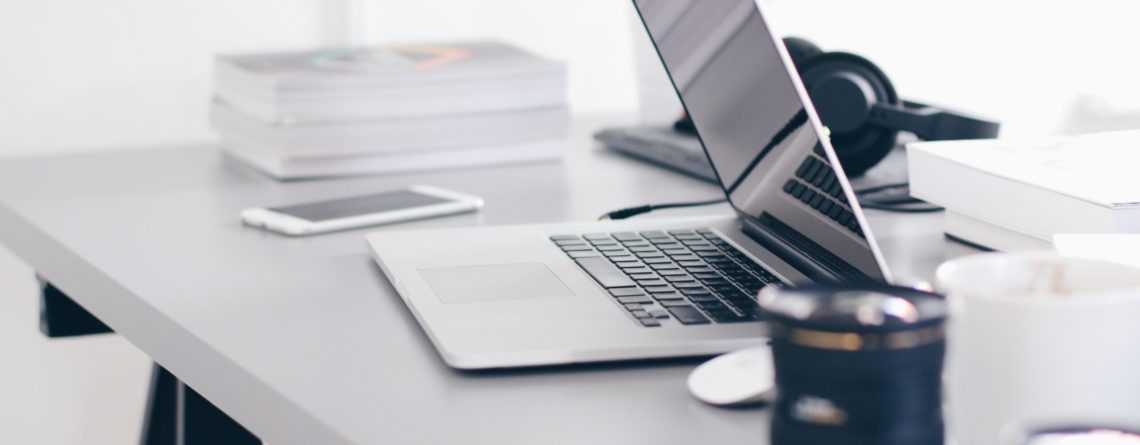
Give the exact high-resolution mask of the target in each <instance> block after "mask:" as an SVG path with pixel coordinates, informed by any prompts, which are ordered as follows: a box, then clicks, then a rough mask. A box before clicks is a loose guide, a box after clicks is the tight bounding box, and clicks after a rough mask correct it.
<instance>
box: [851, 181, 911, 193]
mask: <svg viewBox="0 0 1140 445" xmlns="http://www.w3.org/2000/svg"><path fill="white" fill-rule="evenodd" d="M909 186H910V183H909V182H894V183H890V184H883V185H879V186H875V187H869V188H865V189H862V190H856V191H855V194H856V195H867V194H871V193H875V192H881V191H883V190H890V189H899V188H903V187H909Z"/></svg>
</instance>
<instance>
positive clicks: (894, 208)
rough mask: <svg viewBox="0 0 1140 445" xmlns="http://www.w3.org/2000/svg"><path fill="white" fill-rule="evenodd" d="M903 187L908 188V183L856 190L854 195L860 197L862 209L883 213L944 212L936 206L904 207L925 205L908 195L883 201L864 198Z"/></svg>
mask: <svg viewBox="0 0 1140 445" xmlns="http://www.w3.org/2000/svg"><path fill="white" fill-rule="evenodd" d="M905 187H910V183H908V182H896V183H891V184H883V185H879V186H875V187H869V188H865V189H862V190H856V191H855V195H856V196H858V197H860V199H859V206H860V207H863V208H864V209H873V210H881V211H884V212H897V213H934V212H941V211H942V210H945V209H943V208H942V207H937V206H931V207H907V206H906V205H908V204H923V203H925V201H922V200H920V199H918V198H914V197H911V196H909V195H908V196H905V197H898V198H894V199H886V198H883V199H874V200H872V199H867V198H866V195H871V194H874V193H878V192H882V191H885V190H893V189H901V188H905Z"/></svg>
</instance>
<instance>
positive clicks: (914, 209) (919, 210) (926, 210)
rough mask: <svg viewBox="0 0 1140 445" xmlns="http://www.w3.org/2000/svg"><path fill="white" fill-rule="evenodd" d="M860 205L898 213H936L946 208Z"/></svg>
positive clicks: (865, 207) (860, 205)
mask: <svg viewBox="0 0 1140 445" xmlns="http://www.w3.org/2000/svg"><path fill="white" fill-rule="evenodd" d="M859 207H862V208H864V209H873V210H882V211H884V212H898V213H934V212H941V211H943V210H946V209H944V208H942V207H898V206H883V205H878V204H863V203H860V204H859Z"/></svg>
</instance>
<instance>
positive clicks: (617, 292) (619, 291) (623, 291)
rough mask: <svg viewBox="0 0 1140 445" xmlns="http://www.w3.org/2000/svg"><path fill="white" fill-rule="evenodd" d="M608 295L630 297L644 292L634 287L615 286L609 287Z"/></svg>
mask: <svg viewBox="0 0 1140 445" xmlns="http://www.w3.org/2000/svg"><path fill="white" fill-rule="evenodd" d="M610 295H613V296H615V297H632V296H636V295H645V292H643V291H642V290H641V289H638V288H636V287H617V288H613V289H610Z"/></svg>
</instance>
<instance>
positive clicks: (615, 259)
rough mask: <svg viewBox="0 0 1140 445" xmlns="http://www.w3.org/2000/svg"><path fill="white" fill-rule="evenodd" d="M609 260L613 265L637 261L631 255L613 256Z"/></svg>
mask: <svg viewBox="0 0 1140 445" xmlns="http://www.w3.org/2000/svg"><path fill="white" fill-rule="evenodd" d="M609 258H610V261H613V262H615V263H616V262H619V261H637V257H635V256H631V255H614V256H611V257H609Z"/></svg>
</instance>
